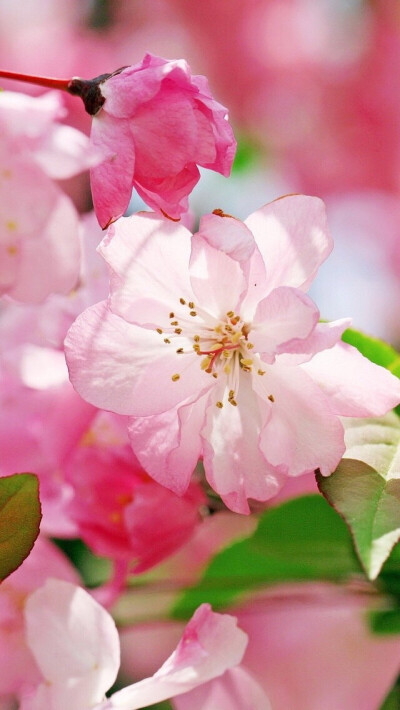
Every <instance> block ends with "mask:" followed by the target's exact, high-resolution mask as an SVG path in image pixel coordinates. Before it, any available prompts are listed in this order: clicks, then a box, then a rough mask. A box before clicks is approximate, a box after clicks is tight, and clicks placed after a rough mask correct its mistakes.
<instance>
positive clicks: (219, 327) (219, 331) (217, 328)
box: [214, 325, 222, 333]
mask: <svg viewBox="0 0 400 710" xmlns="http://www.w3.org/2000/svg"><path fill="white" fill-rule="evenodd" d="M214 330H215V332H216V333H222V325H216V326H215V328H214Z"/></svg>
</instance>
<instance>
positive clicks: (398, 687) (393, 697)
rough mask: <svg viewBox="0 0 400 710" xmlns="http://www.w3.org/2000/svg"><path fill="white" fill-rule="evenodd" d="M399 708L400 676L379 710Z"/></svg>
mask: <svg viewBox="0 0 400 710" xmlns="http://www.w3.org/2000/svg"><path fill="white" fill-rule="evenodd" d="M399 708H400V676H399V678H398V679H397V681H396V683H395V685H394V687H393V688H392V690H391V691H390V693H389V695H388V696H387V698H386V700H385V701H384V703H383V705H381V707H380V709H379V710H399Z"/></svg>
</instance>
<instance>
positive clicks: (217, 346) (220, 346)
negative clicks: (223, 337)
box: [207, 343, 224, 352]
mask: <svg viewBox="0 0 400 710" xmlns="http://www.w3.org/2000/svg"><path fill="white" fill-rule="evenodd" d="M223 347H224V346H223V343H214V345H212V346H211V348H207V350H208V349H209V350H210V352H214V350H221V348H223Z"/></svg>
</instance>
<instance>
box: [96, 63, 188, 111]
mask: <svg viewBox="0 0 400 710" xmlns="http://www.w3.org/2000/svg"><path fill="white" fill-rule="evenodd" d="M177 71H178V72H179V73H180V76H181V82H182V84H183V85H184V84H185V83H188V81H187V78H186V76H185V75H187V76H189V67H188V65H187V63H186V62H185V61H184V60H183V59H178V60H175V61H168V60H167V59H162V57H156V56H155V55H152V54H150V53H147V54H146V55H145V56H144V58H143V59H142V61H141V62H139V63H137V64H134V65H133V66H130V67H126V69H124V70H123V71H122V72H120V73H119V74H115V75H114V76H111V77H110V78H109V79H107V81H105V82H104V83H103V84H101V93H102V94H103V96H104V98H105V99H106V102H105V104H104V107H103V109H102V110H103V111H107V113H109V114H111V115H112V116H115V117H116V118H119V119H120V118H129V117H130V116H132V114H134V113H135V112H136V111H137V109H138V108H139V106H140V105H141V104H142V103H144V102H146V101H149V100H150V99H152V98H153V97H154V96H155V95H156V93H157V92H158V91H159V88H160V84H161V82H162V80H163V78H164V77H167V76H168V74H169V73H174V75H175V76H176V73H177Z"/></svg>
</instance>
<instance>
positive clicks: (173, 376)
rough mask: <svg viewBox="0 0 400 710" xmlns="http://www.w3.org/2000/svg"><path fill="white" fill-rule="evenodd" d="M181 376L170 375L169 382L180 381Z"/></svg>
mask: <svg viewBox="0 0 400 710" xmlns="http://www.w3.org/2000/svg"><path fill="white" fill-rule="evenodd" d="M180 378H181V376H180V375H178V373H176V374H175V375H172V377H171V380H172V382H178V380H180Z"/></svg>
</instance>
